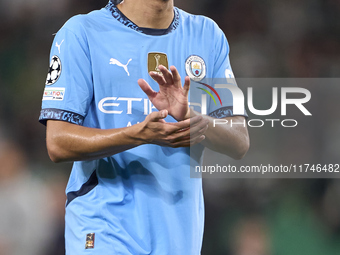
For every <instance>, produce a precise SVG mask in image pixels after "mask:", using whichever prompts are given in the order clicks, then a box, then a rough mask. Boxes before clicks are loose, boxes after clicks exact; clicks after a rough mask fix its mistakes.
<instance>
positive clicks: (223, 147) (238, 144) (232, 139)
mask: <svg viewBox="0 0 340 255" xmlns="http://www.w3.org/2000/svg"><path fill="white" fill-rule="evenodd" d="M191 114H192V115H193V116H198V115H199V113H197V112H194V111H191ZM204 119H206V120H208V121H209V128H208V130H207V131H206V132H205V134H204V135H205V137H206V139H204V141H202V144H203V145H204V146H206V147H208V148H209V149H211V150H213V151H216V152H219V153H222V154H225V155H228V156H230V157H232V158H234V159H242V158H243V157H244V156H245V154H246V153H247V151H248V150H249V146H250V141H249V134H248V129H247V127H246V126H244V125H241V124H237V125H233V126H231V125H230V123H231V120H232V121H233V123H243V122H244V120H245V117H243V116H235V117H227V118H224V119H226V120H228V123H226V124H223V125H215V126H214V118H212V117H209V116H204Z"/></svg>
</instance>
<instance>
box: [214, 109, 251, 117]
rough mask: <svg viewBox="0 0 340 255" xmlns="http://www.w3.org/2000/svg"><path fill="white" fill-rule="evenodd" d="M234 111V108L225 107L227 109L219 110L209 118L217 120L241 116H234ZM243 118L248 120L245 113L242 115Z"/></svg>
mask: <svg viewBox="0 0 340 255" xmlns="http://www.w3.org/2000/svg"><path fill="white" fill-rule="evenodd" d="M233 110H234V108H233V107H232V106H225V107H222V108H219V109H217V110H215V111H213V112H211V113H209V116H210V117H213V118H216V119H222V118H227V117H234V116H239V115H234V114H233ZM241 116H244V117H246V118H248V115H247V113H245V114H244V115H241Z"/></svg>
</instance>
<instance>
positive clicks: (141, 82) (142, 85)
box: [138, 79, 157, 99]
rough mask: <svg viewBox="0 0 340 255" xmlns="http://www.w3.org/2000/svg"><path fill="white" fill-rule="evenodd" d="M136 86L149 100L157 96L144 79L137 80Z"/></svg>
mask: <svg viewBox="0 0 340 255" xmlns="http://www.w3.org/2000/svg"><path fill="white" fill-rule="evenodd" d="M138 85H139V87H140V88H141V89H142V90H143V91H144V93H145V94H146V95H147V96H148V97H149V98H150V99H152V98H154V97H155V96H156V95H157V92H156V91H154V90H153V89H152V88H151V87H150V85H149V83H147V82H146V81H145V80H144V79H139V80H138Z"/></svg>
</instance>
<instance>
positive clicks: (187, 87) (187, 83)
mask: <svg viewBox="0 0 340 255" xmlns="http://www.w3.org/2000/svg"><path fill="white" fill-rule="evenodd" d="M183 90H184V95H185V96H188V94H189V90H190V78H189V76H186V77H185V81H184V86H183Z"/></svg>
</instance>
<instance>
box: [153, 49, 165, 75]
mask: <svg viewBox="0 0 340 255" xmlns="http://www.w3.org/2000/svg"><path fill="white" fill-rule="evenodd" d="M159 65H163V66H165V67H166V68H167V69H169V62H168V56H167V55H166V54H165V53H160V52H149V54H148V72H157V73H158V74H160V75H161V74H162V72H161V71H160V70H159V69H158V66H159Z"/></svg>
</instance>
